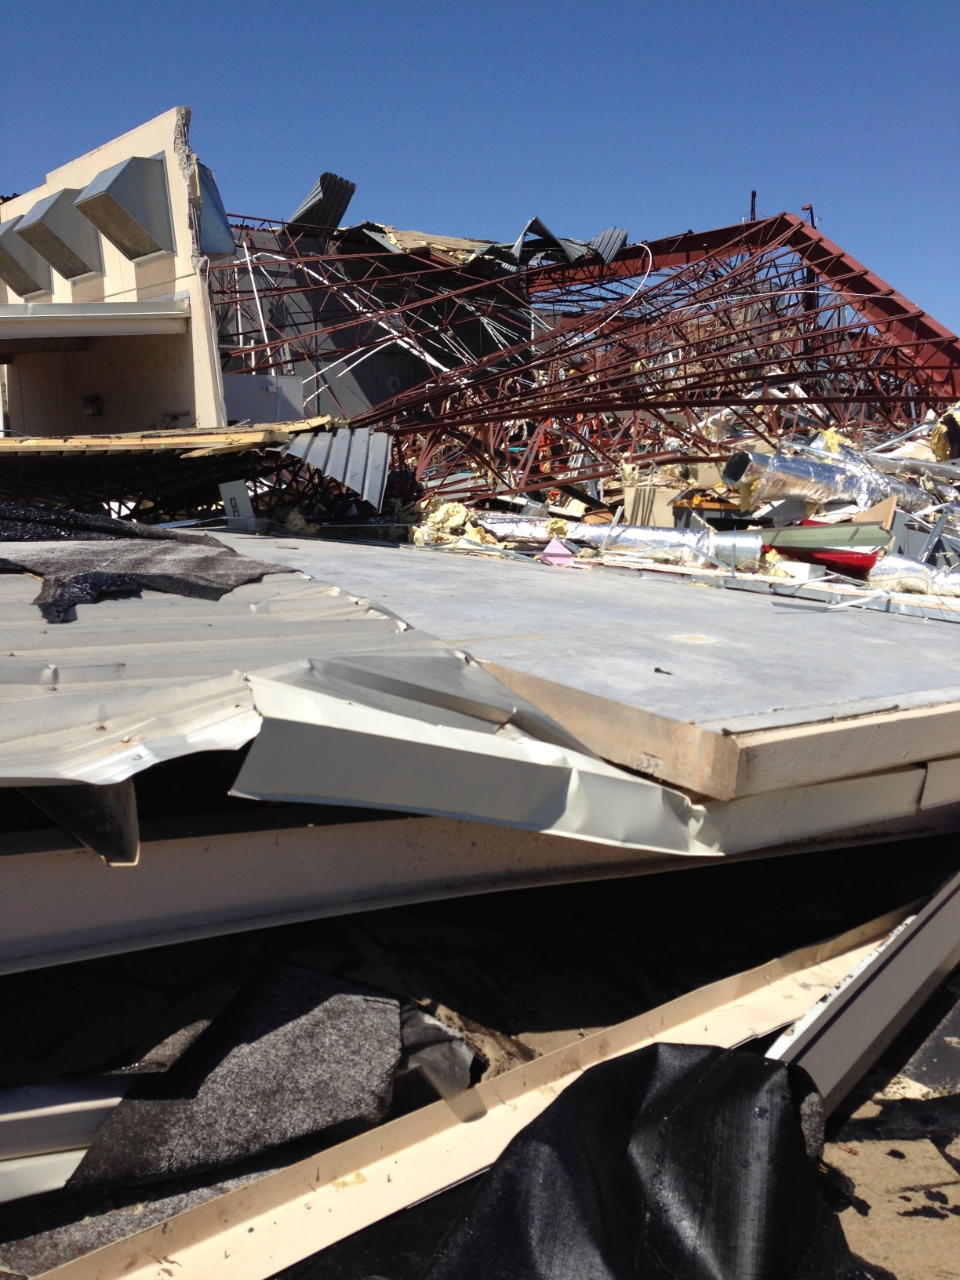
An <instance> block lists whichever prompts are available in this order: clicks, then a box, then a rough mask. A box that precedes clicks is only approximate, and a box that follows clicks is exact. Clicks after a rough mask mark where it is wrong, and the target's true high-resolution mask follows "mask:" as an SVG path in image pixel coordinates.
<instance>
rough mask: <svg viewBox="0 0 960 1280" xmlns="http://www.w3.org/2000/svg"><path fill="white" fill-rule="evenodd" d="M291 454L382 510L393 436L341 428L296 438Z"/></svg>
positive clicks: (303, 434)
mask: <svg viewBox="0 0 960 1280" xmlns="http://www.w3.org/2000/svg"><path fill="white" fill-rule="evenodd" d="M286 452H287V453H291V454H293V455H294V456H295V457H298V458H304V459H305V461H306V462H307V463H308V464H309V465H310V466H311V467H316V469H317V470H318V471H319V472H320V473H321V474H322V475H325V476H328V477H329V479H331V480H336V482H337V483H338V484H342V485H345V486H346V487H347V488H348V489H352V490H353V492H354V493H356V494H358V495H359V496H360V497H361V498H363V500H364V501H365V502H369V503H370V504H371V505H372V506H374V507H376V509H377V510H378V511H379V510H380V508H381V506H382V505H383V495H384V491H385V490H386V487H387V474H388V467H389V462H390V437H389V436H388V435H386V434H385V433H384V432H382V431H371V430H370V429H369V428H367V427H356V428H351V427H338V428H337V429H336V430H335V431H319V432H317V433H316V435H313V436H311V435H308V434H307V433H306V432H302V433H301V434H299V435H296V436H294V437H293V439H292V440H291V441H290V443H289V445H288V446H287V449H286Z"/></svg>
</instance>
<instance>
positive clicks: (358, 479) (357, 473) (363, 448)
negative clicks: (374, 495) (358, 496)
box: [343, 427, 370, 493]
mask: <svg viewBox="0 0 960 1280" xmlns="http://www.w3.org/2000/svg"><path fill="white" fill-rule="evenodd" d="M369 445H370V429H369V427H357V428H356V430H351V431H350V457H349V461H348V463H347V469H346V471H345V473H344V477H343V483H344V484H345V485H346V486H347V488H348V489H352V490H353V492H354V493H363V484H364V478H365V476H366V474H367V451H368V448H369Z"/></svg>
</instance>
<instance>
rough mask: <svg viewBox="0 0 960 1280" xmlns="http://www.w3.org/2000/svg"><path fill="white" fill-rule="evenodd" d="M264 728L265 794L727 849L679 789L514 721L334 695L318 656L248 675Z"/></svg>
mask: <svg viewBox="0 0 960 1280" xmlns="http://www.w3.org/2000/svg"><path fill="white" fill-rule="evenodd" d="M248 681H249V684H250V688H251V691H252V693H253V700H254V704H255V706H256V708H257V711H258V712H259V713H260V715H261V716H263V721H264V723H263V728H262V730H261V731H260V734H259V736H258V737H257V738H256V740H255V741H254V743H253V745H252V747H251V748H250V751H249V753H248V755H247V757H246V760H245V761H244V764H243V766H242V768H241V770H240V773H239V774H238V776H237V780H236V783H235V784H234V789H233V793H232V794H234V795H238V796H242V797H245V798H247V799H253V800H266V801H287V802H303V803H310V804H344V805H362V806H367V807H371V808H379V809H390V810H396V809H403V810H405V811H407V812H412V813H426V814H433V815H436V816H438V817H466V818H470V819H472V820H474V821H478V822H489V823H493V824H495V825H501V826H511V827H519V828H521V829H523V830H527V831H539V832H543V833H550V834H555V835H563V836H572V837H576V838H577V839H581V840H589V841H595V842H597V843H600V844H616V845H621V846H622V847H624V848H626V849H648V850H654V851H659V852H663V853H673V854H681V855H682V854H687V855H691V856H697V857H704V856H709V855H711V854H717V853H719V844H718V839H717V836H716V834H715V832H714V830H713V825H712V823H711V821H710V819H709V817H708V814H707V810H706V809H705V808H704V807H703V806H702V805H698V804H694V803H693V802H691V801H690V800H689V798H688V797H687V796H685V795H683V794H682V793H681V792H679V791H674V790H672V789H670V788H669V787H665V786H661V785H660V784H658V783H655V782H650V781H648V780H647V779H645V778H640V777H637V776H635V775H633V774H630V773H627V772H626V771H625V770H623V769H618V768H615V767H614V766H613V765H609V764H607V763H606V762H605V761H603V760H598V759H596V758H594V757H592V756H589V755H587V754H585V753H584V752H583V751H577V750H575V749H573V748H571V747H568V746H560V745H557V744H556V743H554V742H545V741H543V740H541V739H538V738H534V737H532V736H530V735H528V734H526V733H523V732H521V731H519V730H517V729H515V728H513V727H512V726H509V727H508V728H507V730H506V731H498V732H493V733H491V732H489V729H488V727H487V726H486V725H482V724H481V723H479V722H478V723H475V724H474V725H470V724H469V722H468V721H466V720H463V721H462V722H461V723H437V717H436V715H435V714H434V713H432V712H430V711H425V709H424V708H423V705H422V703H420V702H419V699H417V698H416V697H410V698H409V699H408V700H407V705H406V707H402V708H401V707H398V709H396V710H385V709H383V708H382V707H380V706H377V705H373V702H372V700H370V699H364V690H363V686H362V685H361V684H358V685H357V686H356V694H355V696H354V697H351V698H348V697H346V696H344V695H345V692H346V691H345V690H343V689H340V690H338V691H337V693H336V694H332V693H331V692H330V691H329V689H328V686H327V683H326V680H325V678H324V675H323V672H322V670H321V671H319V672H315V671H313V670H312V669H310V668H309V667H308V665H307V664H296V665H295V666H294V667H293V668H292V669H288V670H278V671H273V672H271V671H267V672H262V673H252V674H251V675H250V676H249V677H248Z"/></svg>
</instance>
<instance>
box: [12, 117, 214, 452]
mask: <svg viewBox="0 0 960 1280" xmlns="http://www.w3.org/2000/svg"><path fill="white" fill-rule="evenodd" d="M189 120H190V112H189V110H188V109H187V108H185V107H175V108H174V109H173V110H171V111H167V112H165V113H164V114H163V115H161V116H157V117H156V119H154V120H150V121H148V122H147V123H146V124H143V125H140V126H139V127H138V128H136V129H133V130H132V131H131V132H130V133H126V134H124V135H123V136H122V137H120V138H115V139H114V140H113V141H112V142H108V143H106V144H105V145H104V146H102V147H98V148H97V149H96V150H95V151H91V152H89V153H88V154H87V155H85V156H80V157H79V158H78V159H76V160H72V161H70V163H69V164H65V165H62V166H61V167H60V168H59V169H54V170H53V171H52V172H51V173H49V174H47V180H46V182H45V183H44V184H43V185H42V186H40V187H36V188H35V189H34V190H32V191H27V192H25V193H24V194H23V195H21V196H18V197H17V198H16V199H15V200H10V201H6V202H4V203H3V204H2V205H0V223H3V222H7V221H9V220H10V219H11V218H14V217H17V216H19V215H25V214H26V213H28V212H29V210H30V209H31V208H32V207H33V206H34V204H36V202H37V201H38V200H41V199H43V197H44V196H47V195H50V194H52V193H53V192H55V191H59V190H61V189H63V188H81V189H82V188H84V187H86V186H87V185H88V184H89V183H90V182H91V181H92V180H93V179H94V178H95V177H96V175H97V174H98V173H100V172H102V171H103V170H104V169H108V168H110V167H112V166H113V165H116V164H119V163H120V162H121V161H123V160H126V159H128V158H129V157H130V156H147V157H152V156H157V155H160V154H162V155H163V157H164V159H165V162H166V171H167V183H168V186H169V191H170V208H171V215H172V221H173V230H174V239H175V250H174V252H173V253H171V254H162V255H154V256H153V257H151V258H149V259H141V260H140V261H138V262H131V261H130V260H129V259H127V258H126V257H124V255H123V254H122V253H121V252H120V251H119V249H117V248H115V247H114V246H113V245H112V244H111V243H110V242H109V241H108V240H106V239H105V238H104V237H102V236H101V237H100V241H101V248H102V253H103V266H104V270H103V274H102V275H90V276H84V277H81V278H79V279H77V280H74V281H70V280H66V279H64V278H63V277H62V276H60V275H59V274H58V273H57V272H56V271H54V272H53V290H52V292H51V293H49V294H43V295H40V294H32V295H30V296H29V298H27V299H23V298H20V297H18V296H17V295H16V294H14V293H13V292H12V291H11V290H10V289H9V288H8V287H7V286H6V285H4V284H2V283H0V312H2V306H3V304H11V303H13V304H16V303H22V302H24V301H27V302H30V303H36V302H43V303H51V302H52V303H78V302H85V303H88V302H94V303H96V302H135V301H146V300H148V299H156V298H164V299H173V298H188V299H189V301H190V311H191V319H190V325H189V333H188V335H187V336H186V338H185V339H176V338H173V337H163V338H161V337H157V338H151V339H143V338H125V339H120V338H91V339H90V346H89V350H88V351H86V352H69V353H64V352H57V353H48V354H42V355H20V354H18V355H17V356H16V357H15V358H14V360H13V363H11V364H7V365H0V380H2V381H4V382H5V383H6V388H5V397H4V398H5V400H6V402H7V404H8V406H9V408H8V412H9V415H10V426H11V427H12V428H13V429H15V430H18V431H25V432H27V433H30V434H32V433H36V434H49V433H51V432H64V431H70V432H74V431H77V432H97V431H105V430H108V429H109V430H110V431H138V430H143V429H144V428H145V427H147V426H150V425H155V424H156V423H157V421H158V420H159V419H160V418H162V417H163V415H164V414H168V413H180V412H182V411H187V413H188V414H189V416H187V417H184V418H180V419H179V420H178V422H177V423H176V424H175V425H177V426H180V427H187V426H190V425H191V424H195V425H196V426H197V427H199V428H202V429H204V430H217V429H219V428H222V427H225V425H226V417H225V414H224V409H223V387H222V380H221V376H220V361H219V356H218V352H217V345H216V333H215V329H214V324H213V317H212V314H211V307H210V303H209V295H208V292H207V288H206V282H205V280H204V277H203V267H204V265H205V259H204V258H203V256H202V254H201V253H200V250H199V244H198V241H197V224H198V213H199V208H200V185H199V175H198V173H197V160H196V156H195V155H194V153H193V151H192V150H191V149H190V145H189V140H188V126H189ZM2 333H3V320H2V314H0V337H2ZM124 344H126V345H124ZM128 361H135V363H127V362H128ZM48 379H49V383H50V385H45V384H46V382H47V380H48ZM137 383H139V388H140V390H139V392H138V391H137V385H136V384H137ZM88 387H89V388H92V389H89V390H87V389H85V388H88ZM84 395H100V396H101V397H102V399H103V405H104V415H103V416H102V417H99V418H92V417H87V416H85V415H84V413H83V409H82V399H83V396H84ZM138 395H139V396H141V397H142V403H140V404H138V403H137V398H138ZM78 404H79V405H80V409H79V412H78V411H77V408H76V406H77V405H78ZM108 415H109V416H108Z"/></svg>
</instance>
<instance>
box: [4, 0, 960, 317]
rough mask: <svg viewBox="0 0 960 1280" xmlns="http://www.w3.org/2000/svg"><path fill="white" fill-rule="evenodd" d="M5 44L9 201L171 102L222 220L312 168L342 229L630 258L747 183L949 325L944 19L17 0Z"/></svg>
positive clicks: (951, 275) (711, 222)
mask: <svg viewBox="0 0 960 1280" xmlns="http://www.w3.org/2000/svg"><path fill="white" fill-rule="evenodd" d="M2 30H3V38H4V58H3V63H4V66H3V72H2V75H0V191H2V192H4V193H5V194H9V193H10V192H11V191H14V190H16V191H24V190H27V189H28V188H29V187H31V186H34V185H36V184H37V183H38V182H41V181H42V180H43V178H44V175H45V173H46V171H47V170H48V169H52V168H54V167H55V166H57V165H58V164H62V163H64V162H65V161H67V160H69V159H72V158H73V157H74V156H76V155H79V154H81V153H82V152H84V151H88V150H90V149H92V148H93V147H95V146H98V145H99V144H100V143H102V142H105V141H107V140H108V139H109V138H111V137H114V136H115V135H117V134H119V133H122V132H124V131H125V130H127V129H129V128H132V127H133V126H134V125H136V124H139V123H140V122H141V121H143V120H146V119H148V118H150V117H151V116H154V115H157V114H159V113H160V112H161V111H164V110H166V109H167V108H168V107H171V106H175V105H178V104H181V103H183V104H187V105H189V106H191V107H192V108H193V113H194V115H193V126H192V131H191V138H192V141H193V144H194V146H195V148H196V150H197V151H198V152H199V153H200V156H201V158H202V159H203V160H204V162H205V163H206V164H209V165H210V166H211V167H212V168H213V169H214V171H215V172H216V174H217V178H218V180H219V183H220V187H221V190H222V191H223V194H224V199H225V202H226V205H227V208H228V209H229V210H231V211H232V212H249V213H255V214H264V215H268V216H284V215H287V214H289V213H291V212H292V211H293V209H294V208H295V206H296V205H297V204H298V203H299V201H300V199H301V198H302V197H303V195H304V194H306V192H307V191H308V190H309V188H310V187H311V185H312V184H313V182H314V181H315V179H316V178H317V176H318V175H319V173H320V172H321V171H322V170H324V169H332V170H334V171H335V172H338V173H341V174H343V175H344V176H346V177H349V178H351V179H353V180H354V181H355V182H357V184H358V190H357V194H356V196H355V197H354V201H353V204H352V205H351V208H350V212H349V215H348V220H350V221H355V220H359V219H361V218H373V219H376V220H377V221H383V222H389V223H393V224H394V225H396V226H399V227H408V228H418V229H420V230H426V231H433V232H442V233H446V234H453V235H456V234H462V235H477V236H483V237H490V238H496V239H500V238H503V239H513V238H515V236H516V235H517V233H518V232H519V230H520V228H521V227H522V225H523V224H524V222H525V221H526V220H527V219H528V218H529V217H531V216H533V215H534V214H536V215H538V216H540V217H541V218H542V219H543V220H544V221H545V222H546V224H547V225H548V226H549V227H550V228H551V229H552V230H553V231H555V232H556V233H558V234H561V235H570V236H577V237H583V238H589V237H590V236H592V235H594V234H595V233H596V232H597V231H599V230H601V229H602V228H604V227H607V226H609V225H611V224H617V225H619V226H624V227H627V228H629V230H630V233H631V237H632V238H636V239H639V238H648V237H656V236H661V235H667V234H669V233H671V232H676V231H683V230H685V229H686V228H687V227H693V228H696V229H698V230H700V229H706V228H708V227H712V226H719V225H724V224H727V223H729V222H735V221H739V219H740V218H741V217H742V216H744V215H745V214H746V213H747V212H748V209H749V199H750V190H751V188H754V187H755V188H756V189H757V192H758V195H757V203H758V209H759V212H760V213H761V214H767V213H775V212H778V211H779V210H781V209H792V210H795V211H797V212H799V210H800V206H801V205H802V204H807V203H812V204H813V206H814V209H815V211H816V214H817V217H818V220H819V221H820V224H821V229H822V230H823V231H824V232H825V233H826V234H827V235H829V236H830V238H831V239H833V240H835V241H837V242H838V243H839V244H841V245H842V246H843V247H844V248H846V249H847V250H849V252H850V253H852V254H853V255H854V256H855V257H857V258H859V259H860V260H861V261H862V262H865V263H866V264H867V265H868V266H870V267H871V268H872V269H873V270H875V271H876V272H878V273H879V274H880V275H881V276H883V277H884V278H885V279H886V280H887V281H888V282H889V283H890V284H892V285H894V286H895V287H896V288H898V289H899V290H900V291H901V292H903V293H905V294H906V295H907V297H908V298H911V299H912V300H913V301H915V302H917V303H919V304H920V305H921V306H923V307H925V308H926V309H927V310H928V311H930V312H931V313H932V314H933V315H935V316H936V317H937V318H938V319H940V320H942V321H943V322H944V323H945V324H947V325H948V326H950V327H951V328H952V329H954V331H960V255H958V243H957V241H958V209H960V146H958V142H960V117H958V98H960V89H958V84H960V76H958V72H957V68H958V65H960V57H958V54H960V47H958V46H960V39H958V34H960V5H958V4H957V2H956V0H951V2H950V3H941V0H924V3H923V4H915V3H914V4H904V3H892V2H891V0H873V2H872V3H865V2H862V0H846V2H844V0H833V2H825V0H805V3H804V4H802V5H786V4H782V3H781V4H775V3H772V2H771V3H759V2H744V3H738V2H737V0H722V2H720V3H717V2H716V0H714V2H713V3H706V2H705V3H688V2H677V3H646V2H643V3H633V4H628V3H613V2H611V3H606V2H604V0H599V2H597V0H594V3H592V4H589V5H588V4H576V3H569V2H568V0H554V2H553V3H540V2H530V3H524V2H523V0H514V2H513V3H503V2H501V0H491V2H490V3H487V4H482V5H481V4H463V3H457V0H443V2H441V3H433V2H432V0H431V2H428V3H382V2H378V0H368V2H367V3H355V2H354V0H338V2H337V3H327V2H326V0H321V2H315V3H302V2H300V0H284V2H283V3H269V2H268V0H261V3H258V4H254V3H249V2H248V0H233V2H232V3H229V4H228V3H221V0H202V2H201V3H196V2H195V0H194V2H193V3H182V2H181V0H153V3H151V4H149V5H146V4H135V3H130V2H129V0H128V3H117V2H116V0H114V2H113V3H102V2H99V0H84V2H83V3H80V2H79V0H74V2H73V3H64V2H62V0H61V2H55V0H24V2H23V3H20V4H16V5H14V4H11V3H8V4H6V5H4V6H3V26H2Z"/></svg>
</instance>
